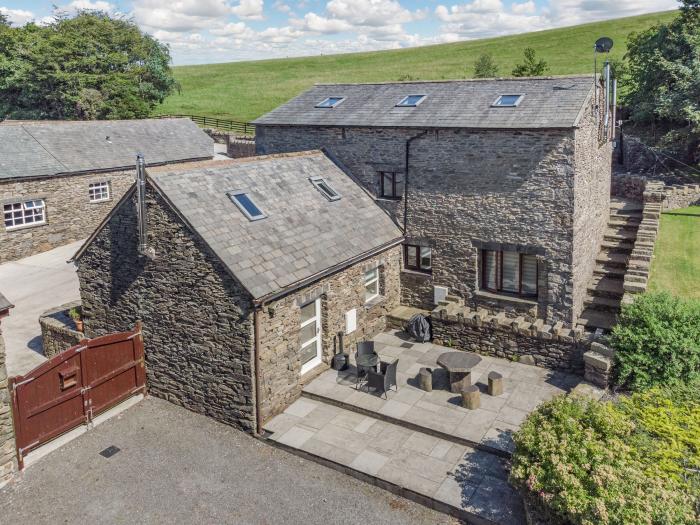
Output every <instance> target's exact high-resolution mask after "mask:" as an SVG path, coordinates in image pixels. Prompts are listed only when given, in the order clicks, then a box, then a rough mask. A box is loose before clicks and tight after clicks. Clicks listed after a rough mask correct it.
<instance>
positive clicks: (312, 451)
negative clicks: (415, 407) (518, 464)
mask: <svg viewBox="0 0 700 525" xmlns="http://www.w3.org/2000/svg"><path fill="white" fill-rule="evenodd" d="M300 401H303V403H302V406H303V407H304V408H307V407H308V405H309V403H311V404H315V405H316V408H314V409H312V410H311V411H309V413H308V414H307V415H306V416H304V418H297V419H298V424H297V425H296V426H293V427H291V428H290V429H287V430H286V431H284V432H283V433H281V434H280V433H277V432H274V431H273V430H272V429H275V428H282V429H284V428H285V427H286V426H287V425H288V418H289V415H288V414H280V415H279V416H277V417H276V418H273V419H272V420H271V421H270V422H268V423H267V424H266V425H265V429H266V430H267V431H270V432H272V433H271V435H269V438H268V439H270V440H271V441H273V442H275V443H278V444H280V445H282V446H284V447H285V448H287V449H291V450H298V451H299V453H300V454H302V455H305V457H307V458H308V457H311V459H317V460H319V461H330V462H332V463H330V464H329V463H326V464H327V465H329V466H333V467H334V468H336V469H338V470H341V471H343V472H346V473H349V474H351V475H356V476H357V477H360V478H361V479H363V480H365V481H369V482H370V483H373V484H376V485H378V486H380V487H383V488H387V489H388V490H393V491H397V492H401V493H402V494H406V495H407V496H408V497H410V498H413V499H416V500H417V501H420V502H421V503H423V504H427V505H429V506H435V508H441V509H445V508H448V509H450V512H453V513H455V515H458V516H460V517H462V518H463V519H467V520H469V519H475V518H478V519H479V520H481V521H479V523H493V524H503V525H520V524H522V523H524V514H523V509H522V502H521V501H520V498H519V496H518V495H517V493H516V492H515V490H514V489H513V487H511V486H510V485H509V484H508V481H507V476H508V473H507V465H506V462H505V460H504V459H503V458H501V457H498V456H496V455H494V454H490V453H488V452H484V451H481V450H476V449H474V448H471V447H467V446H464V445H458V444H455V443H452V442H450V441H448V440H445V439H441V438H439V437H435V436H432V435H428V434H425V433H423V432H420V431H411V430H408V429H406V428H403V427H401V426H399V425H395V424H392V423H388V422H386V421H380V420H375V422H374V423H372V424H371V425H370V424H369V423H368V420H372V419H374V418H372V417H369V416H363V415H361V414H358V413H355V412H352V411H349V410H346V409H344V408H341V407H338V406H334V405H326V404H324V403H323V402H320V401H316V400H310V399H305V400H304V399H302V400H300ZM298 402H299V401H297V402H296V403H298ZM292 406H293V405H292ZM317 410H324V411H333V412H335V413H336V416H335V417H333V418H332V419H330V421H329V422H328V423H327V424H326V425H325V426H324V427H322V428H320V429H309V428H308V427H303V426H301V425H303V421H304V419H305V418H309V417H312V415H313V414H314V412H315V411H317ZM294 411H296V409H292V412H294ZM278 418H281V419H282V423H280V422H279V421H276V420H277V419H278ZM375 428H378V429H380V431H379V432H378V433H376V434H375V435H374V436H369V435H367V434H361V433H358V430H369V429H375Z"/></svg>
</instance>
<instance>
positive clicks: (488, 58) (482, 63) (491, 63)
mask: <svg viewBox="0 0 700 525" xmlns="http://www.w3.org/2000/svg"><path fill="white" fill-rule="evenodd" d="M496 75H498V66H497V65H496V61H495V60H494V59H493V56H492V55H490V54H489V53H484V54H482V55H481V56H479V58H477V59H476V62H475V63H474V78H493V77H495V76H496Z"/></svg>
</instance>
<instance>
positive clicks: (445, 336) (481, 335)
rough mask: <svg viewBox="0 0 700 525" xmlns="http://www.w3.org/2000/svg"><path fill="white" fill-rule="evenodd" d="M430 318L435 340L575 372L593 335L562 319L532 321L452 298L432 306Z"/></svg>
mask: <svg viewBox="0 0 700 525" xmlns="http://www.w3.org/2000/svg"><path fill="white" fill-rule="evenodd" d="M431 322H432V328H433V340H434V341H435V342H436V343H437V344H442V345H446V346H452V347H454V348H457V349H459V350H465V351H469V352H476V353H478V354H482V355H489V356H493V357H500V358H503V359H511V360H519V361H521V362H525V363H529V364H534V365H537V366H541V367H545V368H549V369H552V370H562V371H566V372H571V373H577V374H582V373H583V372H584V360H583V354H584V353H585V352H586V351H588V350H589V349H590V345H591V343H592V342H593V337H594V336H593V335H592V334H590V333H586V332H584V331H583V330H582V329H579V328H577V329H569V328H566V327H564V326H563V324H562V323H561V322H558V323H556V324H555V325H549V324H545V323H544V322H543V321H542V320H541V319H539V320H537V321H535V322H534V323H533V322H530V321H527V320H526V319H524V318H523V317H520V318H516V319H512V318H508V317H506V316H505V315H504V314H503V313H500V314H498V315H491V314H489V313H488V312H487V311H485V310H482V309H478V310H473V309H471V308H469V307H465V306H464V305H463V304H462V303H461V300H458V301H454V298H451V300H450V301H446V302H443V303H441V304H440V305H439V306H438V307H437V308H436V309H435V310H433V312H432V314H431Z"/></svg>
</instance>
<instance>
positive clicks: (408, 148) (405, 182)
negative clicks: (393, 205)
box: [403, 130, 428, 235]
mask: <svg viewBox="0 0 700 525" xmlns="http://www.w3.org/2000/svg"><path fill="white" fill-rule="evenodd" d="M427 134H428V130H423V131H422V132H421V133H419V134H418V135H414V136H412V137H411V138H409V139H408V140H406V160H405V163H404V169H405V170H406V172H405V173H404V180H403V234H404V235H406V232H407V229H408V171H409V169H408V168H409V159H410V155H411V143H412V142H413V141H414V140H416V139H419V138H421V137H424V136H425V135H427Z"/></svg>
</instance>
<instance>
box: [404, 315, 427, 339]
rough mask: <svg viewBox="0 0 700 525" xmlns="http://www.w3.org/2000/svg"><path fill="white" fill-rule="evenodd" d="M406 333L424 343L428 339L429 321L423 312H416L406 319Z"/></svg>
mask: <svg viewBox="0 0 700 525" xmlns="http://www.w3.org/2000/svg"><path fill="white" fill-rule="evenodd" d="M408 333H409V334H411V337H413V338H414V339H415V340H416V341H418V342H420V343H426V342H428V341H430V322H429V321H428V318H427V317H425V316H424V315H423V314H416V315H414V316H413V317H411V319H410V320H409V321H408Z"/></svg>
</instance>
